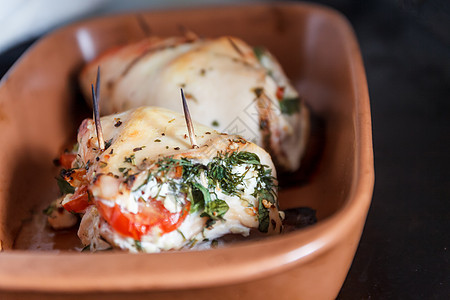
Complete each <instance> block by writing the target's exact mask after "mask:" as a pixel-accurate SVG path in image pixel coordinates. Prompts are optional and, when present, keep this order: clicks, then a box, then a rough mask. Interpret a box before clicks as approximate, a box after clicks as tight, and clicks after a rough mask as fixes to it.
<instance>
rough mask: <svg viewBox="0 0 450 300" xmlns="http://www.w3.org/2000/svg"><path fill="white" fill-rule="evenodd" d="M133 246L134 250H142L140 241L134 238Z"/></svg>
mask: <svg viewBox="0 0 450 300" xmlns="http://www.w3.org/2000/svg"><path fill="white" fill-rule="evenodd" d="M134 246H135V247H136V250H137V251H142V250H144V249H143V248H142V244H141V241H138V240H134Z"/></svg>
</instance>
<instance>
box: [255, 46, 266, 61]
mask: <svg viewBox="0 0 450 300" xmlns="http://www.w3.org/2000/svg"><path fill="white" fill-rule="evenodd" d="M265 52H266V49H264V47H261V46H256V47H253V53H254V54H255V56H256V58H257V59H258V60H259V61H261V60H262V57H263V55H264V53H265Z"/></svg>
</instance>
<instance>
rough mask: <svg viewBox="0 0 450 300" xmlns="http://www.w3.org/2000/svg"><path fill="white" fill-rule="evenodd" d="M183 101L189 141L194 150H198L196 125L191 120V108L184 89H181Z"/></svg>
mask: <svg viewBox="0 0 450 300" xmlns="http://www.w3.org/2000/svg"><path fill="white" fill-rule="evenodd" d="M181 99H182V100H183V112H184V118H185V119H186V126H187V129H188V133H189V139H190V141H191V145H192V149H194V148H198V145H197V140H196V139H195V132H194V124H193V122H192V119H191V114H190V113H189V108H188V105H187V102H186V98H185V97H184V92H183V89H181Z"/></svg>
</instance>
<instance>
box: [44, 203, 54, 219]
mask: <svg viewBox="0 0 450 300" xmlns="http://www.w3.org/2000/svg"><path fill="white" fill-rule="evenodd" d="M55 209H56V205H55V204H54V203H52V204H50V205H49V206H47V208H46V209H44V210H43V211H42V212H43V213H44V214H45V215H47V216H50V215H51V214H52V213H53V211H54V210H55Z"/></svg>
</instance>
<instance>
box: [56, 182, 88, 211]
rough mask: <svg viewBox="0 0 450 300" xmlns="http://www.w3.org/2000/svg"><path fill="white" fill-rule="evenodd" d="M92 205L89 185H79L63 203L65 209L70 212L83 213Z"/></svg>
mask: <svg viewBox="0 0 450 300" xmlns="http://www.w3.org/2000/svg"><path fill="white" fill-rule="evenodd" d="M89 205H90V203H89V195H88V189H87V186H86V185H84V186H81V187H79V188H78V189H77V190H76V192H75V194H73V195H72V196H71V197H70V198H69V199H68V200H67V201H64V202H63V203H62V206H63V207H64V209H66V210H67V211H69V212H74V213H82V212H84V211H85V209H86V208H87V207H88V206H89Z"/></svg>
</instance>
